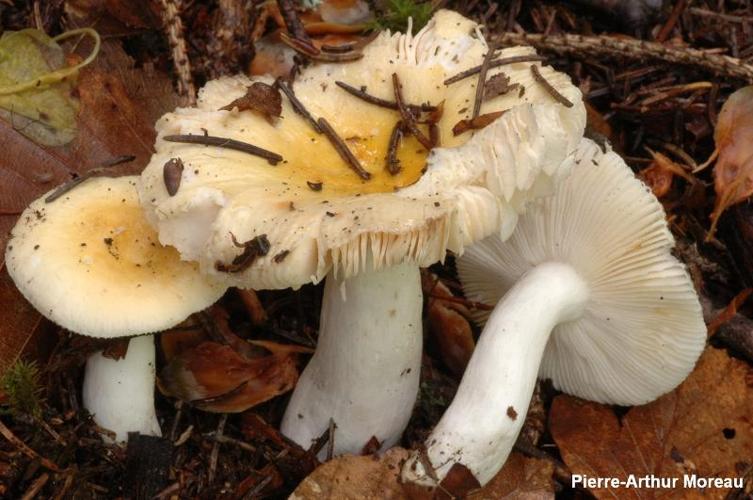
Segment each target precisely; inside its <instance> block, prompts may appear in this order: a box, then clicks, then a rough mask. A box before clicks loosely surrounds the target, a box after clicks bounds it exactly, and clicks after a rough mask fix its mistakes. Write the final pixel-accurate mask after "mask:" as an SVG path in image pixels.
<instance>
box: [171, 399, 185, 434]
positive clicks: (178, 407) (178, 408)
mask: <svg viewBox="0 0 753 500" xmlns="http://www.w3.org/2000/svg"><path fill="white" fill-rule="evenodd" d="M181 416H183V401H182V400H180V399H179V400H178V401H176V402H175V420H173V426H172V427H171V428H170V441H172V442H175V438H176V437H177V436H178V424H180V417H181Z"/></svg>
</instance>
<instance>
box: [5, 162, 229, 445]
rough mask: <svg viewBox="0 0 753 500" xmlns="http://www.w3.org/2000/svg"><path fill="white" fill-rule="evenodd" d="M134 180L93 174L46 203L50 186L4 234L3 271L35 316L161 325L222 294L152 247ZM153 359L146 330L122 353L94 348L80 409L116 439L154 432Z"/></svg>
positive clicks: (128, 331)
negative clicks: (105, 352)
mask: <svg viewBox="0 0 753 500" xmlns="http://www.w3.org/2000/svg"><path fill="white" fill-rule="evenodd" d="M136 179H137V177H135V176H132V177H119V178H102V177H101V178H91V179H89V180H87V181H86V182H84V183H82V184H80V185H78V186H77V187H75V188H73V189H71V190H70V191H67V192H66V193H63V194H61V195H60V196H59V197H57V199H54V200H52V199H53V198H55V197H56V196H58V195H57V194H54V195H53V194H52V193H54V192H53V191H51V192H50V193H48V194H47V195H45V196H42V197H41V198H39V199H37V200H35V201H34V202H32V203H31V205H29V207H28V208H27V209H26V210H25V211H24V212H23V214H21V217H20V219H19V220H18V222H17V223H16V225H15V227H14V228H13V230H12V231H11V236H10V240H9V242H8V246H7V248H6V254H5V262H6V265H7V268H8V273H9V274H10V276H11V278H13V281H14V282H15V284H16V286H17V287H18V289H19V290H20V291H21V293H22V294H23V295H24V296H25V297H26V299H27V300H28V301H29V302H30V303H31V304H32V305H33V306H34V307H35V308H36V309H37V310H38V311H39V312H40V313H41V314H42V315H44V316H45V317H46V318H48V319H50V320H51V321H53V322H55V323H57V324H58V325H60V326H62V327H64V328H66V329H68V330H71V331H73V332H76V333H78V334H81V335H86V336H90V337H102V338H117V337H131V336H134V335H141V334H145V333H153V332H157V331H161V330H164V329H166V328H169V327H171V326H173V325H175V324H177V323H179V322H181V321H183V320H184V319H185V318H186V317H188V315H189V314H191V313H193V312H195V311H197V310H200V309H203V308H205V307H207V306H208V305H210V304H212V303H213V302H214V301H216V300H217V299H218V298H219V297H220V296H221V295H222V293H223V292H224V290H225V287H224V286H222V285H219V284H217V283H214V282H212V281H211V280H208V279H207V278H206V277H204V276H202V275H201V274H200V273H199V268H198V265H196V264H195V263H189V262H182V261H181V260H180V258H179V256H178V252H177V251H176V250H175V249H173V248H169V247H163V246H162V245H160V244H159V241H158V239H157V234H156V233H155V231H154V229H152V228H151V227H150V226H149V224H148V223H147V221H146V219H145V218H144V216H143V211H142V209H141V206H140V204H139V201H138V197H137V192H136V187H135V186H136ZM46 200H52V201H50V202H47V201H46ZM154 363H155V359H154V341H153V338H152V336H151V335H145V336H141V337H136V338H133V339H131V340H130V342H129V345H128V351H127V353H126V355H125V357H124V358H123V359H120V360H115V359H110V358H108V357H105V356H104V355H103V354H102V353H101V352H98V353H95V354H93V355H92V356H90V357H89V358H88V360H87V364H86V374H85V377H84V389H83V400H84V406H85V407H86V408H87V409H88V410H89V412H90V413H91V414H92V415H93V416H94V420H95V421H96V422H97V424H99V425H100V426H102V427H104V428H107V429H109V430H112V431H114V432H115V434H116V439H117V440H118V441H125V440H127V437H128V432H140V433H142V434H149V435H160V427H159V423H158V422H157V418H156V415H155V412H154V382H155V364H154Z"/></svg>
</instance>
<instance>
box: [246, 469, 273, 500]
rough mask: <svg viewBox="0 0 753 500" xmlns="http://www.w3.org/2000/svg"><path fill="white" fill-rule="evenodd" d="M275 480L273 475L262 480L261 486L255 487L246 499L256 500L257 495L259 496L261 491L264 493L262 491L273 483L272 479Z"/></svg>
mask: <svg viewBox="0 0 753 500" xmlns="http://www.w3.org/2000/svg"><path fill="white" fill-rule="evenodd" d="M273 478H274V476H273V475H272V474H270V475H268V476H267V477H265V478H264V479H262V480H261V481H259V484H257V485H256V486H254V487H253V488H252V489H251V490H250V491H249V492H248V494H247V495H246V496H245V497H244V498H255V497H256V495H258V494H259V493H261V491H262V490H263V489H264V488H265V487H266V486H267V485H268V484H269V483H270V482H272V479H273Z"/></svg>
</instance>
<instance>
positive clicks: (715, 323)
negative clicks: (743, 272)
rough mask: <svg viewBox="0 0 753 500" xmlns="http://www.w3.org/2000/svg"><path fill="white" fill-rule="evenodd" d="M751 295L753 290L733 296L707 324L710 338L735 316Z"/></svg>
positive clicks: (747, 289) (746, 290) (748, 289)
mask: <svg viewBox="0 0 753 500" xmlns="http://www.w3.org/2000/svg"><path fill="white" fill-rule="evenodd" d="M751 293H753V288H746V289H745V290H743V291H742V292H740V293H738V294H737V295H735V297H734V298H733V299H732V301H731V302H730V303H729V304H728V305H727V307H725V308H724V309H723V310H722V312H720V313H719V314H718V315H717V316H716V317H715V318H714V319H713V320H712V321H711V323H709V324H708V334H709V337H712V336H713V335H714V334H715V333H716V331H717V330H718V329H719V327H720V326H722V325H723V324H725V323H727V322H728V321H730V320H731V319H732V318H734V317H735V315H736V314H737V309H738V308H739V307H740V306H741V305H743V303H744V302H745V301H746V300H748V297H749V296H750V294H751Z"/></svg>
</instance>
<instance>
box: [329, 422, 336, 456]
mask: <svg viewBox="0 0 753 500" xmlns="http://www.w3.org/2000/svg"><path fill="white" fill-rule="evenodd" d="M335 429H337V425H336V424H335V420H334V419H333V418H332V417H330V419H329V432H328V435H329V439H328V440H327V461H329V460H332V457H334V456H335Z"/></svg>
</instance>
